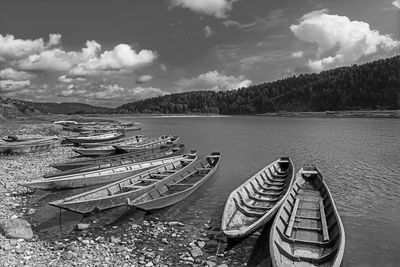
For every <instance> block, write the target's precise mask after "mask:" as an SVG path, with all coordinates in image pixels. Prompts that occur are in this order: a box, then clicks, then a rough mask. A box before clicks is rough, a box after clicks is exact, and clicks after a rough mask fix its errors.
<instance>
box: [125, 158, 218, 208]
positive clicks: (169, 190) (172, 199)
mask: <svg viewBox="0 0 400 267" xmlns="http://www.w3.org/2000/svg"><path fill="white" fill-rule="evenodd" d="M220 160H221V153H220V152H212V153H211V154H210V155H208V156H206V157H204V158H203V159H202V160H199V161H197V162H196V163H194V164H192V166H191V167H190V168H187V169H185V171H180V172H179V173H176V174H174V175H172V176H170V177H168V178H165V179H163V181H162V182H160V183H159V184H158V185H156V186H155V187H154V188H153V189H152V190H150V191H148V192H147V193H145V194H143V195H142V196H140V197H138V198H136V199H133V200H130V203H129V205H131V206H134V207H136V208H139V209H142V210H146V211H150V210H155V209H161V208H165V207H168V206H171V205H174V204H176V203H178V202H180V201H182V200H183V199H184V198H186V197H188V196H189V195H190V194H192V193H193V192H194V191H195V190H196V189H198V188H199V187H200V186H201V185H202V184H203V183H204V182H205V181H207V180H208V178H210V177H211V176H212V175H213V174H214V172H215V171H216V170H217V168H218V166H219V162H220Z"/></svg>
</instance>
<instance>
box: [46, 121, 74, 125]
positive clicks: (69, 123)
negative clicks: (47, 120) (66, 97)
mask: <svg viewBox="0 0 400 267" xmlns="http://www.w3.org/2000/svg"><path fill="white" fill-rule="evenodd" d="M52 123H53V124H59V125H62V126H68V125H72V124H78V123H77V122H76V121H53V122H52Z"/></svg>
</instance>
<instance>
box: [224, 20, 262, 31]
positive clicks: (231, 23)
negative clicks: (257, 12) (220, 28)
mask: <svg viewBox="0 0 400 267" xmlns="http://www.w3.org/2000/svg"><path fill="white" fill-rule="evenodd" d="M222 23H223V24H224V26H225V27H227V28H229V27H233V28H236V29H239V30H241V29H247V28H251V27H253V26H255V25H256V22H251V23H245V24H242V23H240V22H238V21H236V20H230V19H227V20H224V21H223V22H222Z"/></svg>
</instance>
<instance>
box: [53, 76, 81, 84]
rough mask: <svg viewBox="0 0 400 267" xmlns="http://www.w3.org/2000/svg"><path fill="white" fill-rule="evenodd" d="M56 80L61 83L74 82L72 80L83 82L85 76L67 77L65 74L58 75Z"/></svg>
mask: <svg viewBox="0 0 400 267" xmlns="http://www.w3.org/2000/svg"><path fill="white" fill-rule="evenodd" d="M58 80H59V81H60V82H62V83H74V82H83V81H86V79H85V78H81V77H77V78H73V77H68V76H66V75H61V76H59V77H58Z"/></svg>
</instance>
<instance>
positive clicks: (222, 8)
mask: <svg viewBox="0 0 400 267" xmlns="http://www.w3.org/2000/svg"><path fill="white" fill-rule="evenodd" d="M233 2H235V1H234V0H171V1H170V6H171V7H183V8H188V9H190V10H191V11H193V12H195V13H197V14H204V15H209V16H214V17H216V18H226V17H227V14H226V13H227V12H229V11H230V10H231V9H232V4H233Z"/></svg>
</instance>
